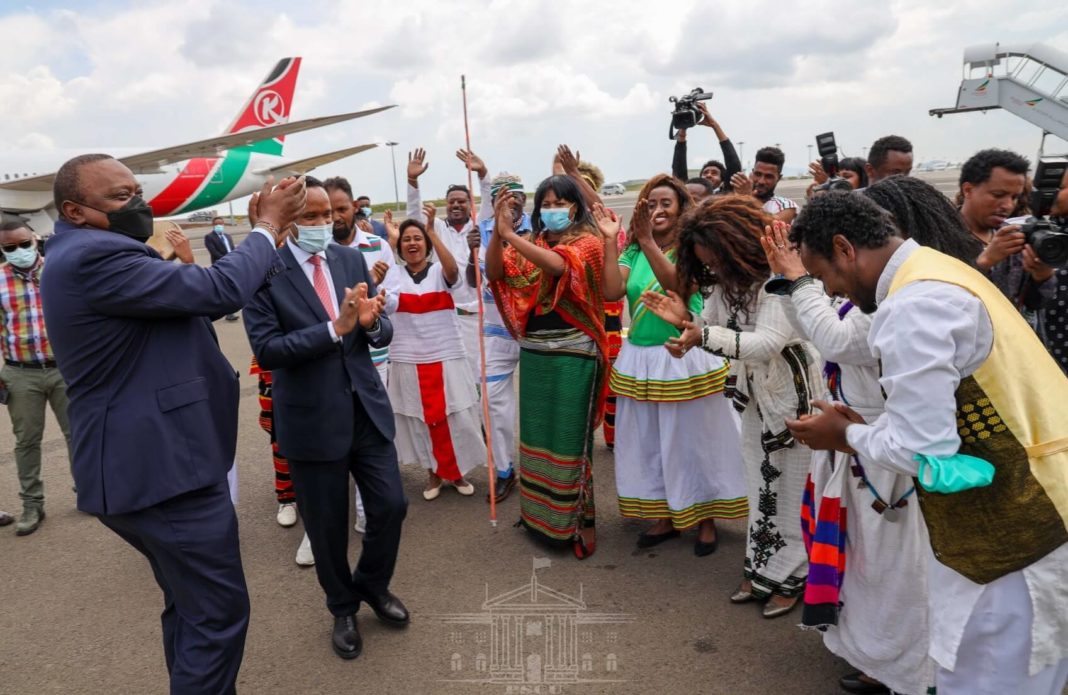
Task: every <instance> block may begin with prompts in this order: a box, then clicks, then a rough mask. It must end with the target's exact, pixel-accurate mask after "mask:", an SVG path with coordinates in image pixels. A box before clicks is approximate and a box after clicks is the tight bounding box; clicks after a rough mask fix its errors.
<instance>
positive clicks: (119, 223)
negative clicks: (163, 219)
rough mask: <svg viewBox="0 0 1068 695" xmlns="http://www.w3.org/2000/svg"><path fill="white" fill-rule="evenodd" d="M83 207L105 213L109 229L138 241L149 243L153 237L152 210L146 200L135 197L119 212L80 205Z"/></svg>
mask: <svg viewBox="0 0 1068 695" xmlns="http://www.w3.org/2000/svg"><path fill="white" fill-rule="evenodd" d="M78 204H79V205H81V206H83V207H87V208H89V209H90V210H96V211H97V212H103V213H104V214H105V215H107V216H108V229H109V230H111V231H112V232H117V233H119V234H123V235H125V236H128V237H130V238H131V239H136V240H137V241H141V242H144V241H147V240H148V239H149V238H150V237H151V236H152V229H153V227H152V208H151V207H149V205H148V203H146V202H145V199H144V198H142V197H141V196H139V195H135V196H134V197H132V198H130V200H129V201H128V202H127V203H126V204H125V205H123V206H122V207H121V208H119V209H118V210H112V211H111V212H104V211H103V210H100V209H99V208H94V207H91V206H89V205H86V204H85V203H78Z"/></svg>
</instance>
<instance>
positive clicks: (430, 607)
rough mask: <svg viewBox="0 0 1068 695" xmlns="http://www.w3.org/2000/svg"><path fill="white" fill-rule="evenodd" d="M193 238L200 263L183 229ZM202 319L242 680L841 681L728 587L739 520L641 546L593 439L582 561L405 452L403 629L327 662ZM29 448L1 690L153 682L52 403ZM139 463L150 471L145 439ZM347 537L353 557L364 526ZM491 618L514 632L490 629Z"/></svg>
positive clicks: (130, 562) (134, 688)
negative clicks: (39, 489)
mask: <svg viewBox="0 0 1068 695" xmlns="http://www.w3.org/2000/svg"><path fill="white" fill-rule="evenodd" d="M194 246H195V247H197V248H198V251H197V257H198V261H199V262H201V263H204V262H205V261H206V254H205V253H204V252H203V248H202V243H201V242H200V240H199V238H197V239H196V241H195V242H194ZM216 330H217V331H218V335H219V340H220V344H221V346H222V349H223V351H224V353H225V354H226V356H227V357H228V358H229V360H230V362H231V363H232V364H233V365H234V367H235V369H237V370H238V371H239V372H240V373H241V374H242V377H241V381H242V388H241V405H240V431H239V435H238V447H237V452H238V454H237V456H238V460H237V466H238V473H239V490H240V500H239V503H238V505H237V512H238V517H239V520H240V533H241V547H242V559H243V563H244V568H245V575H246V577H247V580H248V588H249V594H250V596H251V602H252V618H251V625H250V628H249V632H248V639H247V643H246V647H245V655H244V662H243V665H242V668H241V672H240V677H239V681H238V688H239V690H240V691H241V692H244V693H256V694H260V693H264V694H273V693H279V694H283V693H284V694H288V695H295V694H298V693H340V692H346V693H348V692H352V693H445V694H457V695H459V694H463V693H474V694H479V695H481V694H486V695H497V694H500V695H505V694H519V693H539V694H540V693H582V694H585V693H605V694H608V693H612V694H615V693H620V694H623V693H711V694H724V695H738V694H748V693H776V694H779V693H781V694H794V695H824V694H827V693H835V692H838V688H837V684H836V680H837V678H838V677H839V676H841V675H843V674H845V673H847V672H849V671H851V670H852V669H851V668H850V667H849V665H848V664H846V663H845V662H844V661H842V660H840V659H838V658H836V657H834V656H833V655H831V654H830V653H829V652H828V651H827V650H826V649H825V648H824V647H823V644H822V639H821V636H820V633H818V632H810V631H802V630H801V629H799V628H798V627H797V623H798V622H799V620H800V609H797V610H795V611H794V612H792V613H790V614H788V615H787V616H784V617H781V618H778V619H775V620H766V619H763V618H762V617H761V614H760V604H759V603H753V604H746V605H740V606H738V605H733V604H731V603H730V602H729V601H728V596H729V595H730V594H731V593H732V592H733V591H734V590H735V589H736V588H737V586H738V583H739V581H740V580H741V571H742V561H743V558H744V548H745V546H744V543H745V523H744V522H740V521H735V522H721V523H720V524H719V538H720V544H719V550H718V551H717V552H716V553H715V554H713V555H711V556H709V557H705V558H698V557H695V556H694V554H693V550H692V548H693V542H694V540H695V535H694V532H692V531H691V532H689V533H687V534H684V535H683V537H682V539H681V540H672V541H668V542H666V543H664V544H663V545H661V546H658V547H656V548H653V549H649V550H639V549H637V548H636V546H635V539H636V537H637V535H638V534H639V533H640V532H641V531H642V530H643V529H644V528H645V525H646V524H645V523H644V522H634V521H630V520H624V519H622V518H621V517H620V515H619V511H618V508H617V506H616V503H615V502H616V494H615V481H614V471H613V454H612V452H611V451H609V450H608V449H607V448H606V447H605V446H604V444H603V440H602V439H601V437H600V435H598V438H597V445H596V450H595V459H594V465H593V470H594V480H595V490H596V494H595V498H596V500H597V528H598V541H597V551H596V553H595V554H594V555H593V556H592V557H591V558H589V559H587V560H585V561H579V560H577V559H576V558H575V557H574V556H573V555H572V553H571V552H570V551H567V552H559V551H548V550H546V549H544V548H543V547H542V546H541V545H538V544H535V543H534V542H533V541H532V540H531V539H530V538H528V537H527V534H526V533H525V532H524V531H523V530H522V529H519V528H515V527H514V526H513V525H514V523H515V522H516V520H517V519H518V517H519V501H518V495H517V494H514V495H513V496H512V497H510V498H509V499H508V500H506V501H505V502H504V503H503V504H501V505H499V508H498V514H497V516H498V521H497V524H496V525H495V526H494V525H491V523H490V519H489V505H488V504H487V503H486V501H485V492H486V489H487V484H486V469H485V468H484V467H482V468H479V469H476V471H474V472H473V474H472V476H471V477H472V479H473V480H474V482H475V485H476V488H477V491H476V495H475V496H474V497H471V498H463V497H460V496H459V495H457V494H456V493H455V492H454V491H452V490H446V491H445V492H444V493H443V494H442V495H441V497H440V498H438V499H437V500H435V501H433V502H426V501H424V500H423V498H422V496H421V494H420V491H421V490H422V485H423V481H424V479H425V473H424V472H423V471H422V470H421V469H417V468H414V467H405V468H404V469H403V470H402V474H403V480H404V486H405V490H406V492H407V494H408V497H409V501H410V506H409V510H408V517H407V520H406V521H405V525H404V534H403V539H402V541H401V547H400V558H399V561H398V564H397V569H396V574H395V577H394V581H393V584H392V590H393V591H394V593H396V594H397V595H398V596H399V597H401V598H402V599H403V600H404V602H405V603H406V604H407V606H408V608H409V609H410V610H411V612H412V622H411V625H410V627H408V628H407V629H405V630H396V629H391V628H390V627H387V626H385V625H382V624H380V623H379V622H378V621H377V620H376V619H375V617H374V616H373V614H372V613H370V611H369V610H367V609H364V610H362V611H361V612H360V614H359V624H360V628H361V631H362V633H363V637H364V652H363V655H362V656H360V658H358V659H356V660H354V661H343V660H341V659H339V658H337V657H336V656H335V655H334V654H333V652H332V651H331V649H330V644H329V639H330V629H331V626H332V621H331V617H330V615H329V613H328V612H327V610H326V608H325V605H324V599H323V593H322V590H321V589H320V588H319V585H318V583H317V581H316V578H315V572H314V570H313V569H306V568H301V567H298V566H297V565H296V564H295V563H294V554H295V552H296V549H297V546H298V544H299V543H300V540H301V533H302V532H301V526H300V524H299V523H298V525H297V526H296V527H294V528H289V529H286V528H282V527H280V526H279V525H278V524H277V523H276V521H275V512H276V510H277V503H276V500H275V497H274V492H273V468H272V463H271V456H270V449H269V444H268V437H267V435H266V434H265V433H264V432H263V431H262V430H260V428H259V426H258V424H257V416H258V413H259V406H258V403H257V398H256V394H257V389H256V381H255V378H254V377H251V376H248V374H247V373H248V365H249V357H250V349H249V346H248V341H247V339H246V337H245V332H244V328H243V324H242V323H240V322H236V323H227V322H225V321H219V322H217V323H216ZM694 436H700V433H694ZM707 446H708V448H709V450H713V449H714V447H715V442H714V441H710V442H707ZM12 449H13V437H12V435H11V431H10V428H9V427H8V426H7V425H6V423H3V424H0V509H4V510H7V511H9V512H12V513H17V512H18V511H19V500H18V496H17V476H16V473H15V466H14V461H13V456H12V453H11V452H12ZM43 457H44V477H45V485H46V510H47V513H48V517H47V519H46V520H45V522H44V523H43V525H42V526H41V528H40V529H39V530H38V531H37V532H36V533H34V534H32V535H30V536H27V537H23V538H18V537H16V536H15V533H14V526H9V527H6V528H3V529H0V558H2V561H0V595H2V596H3V597H4V601H3V609H2V611H0V693H2V694H4V695H21V694H23V693H27V694H29V693H33V694H35V695H36V694H43V693H64V694H69V693H139V694H140V693H145V694H148V693H166V692H167V689H168V686H167V678H166V675H167V674H166V666H165V664H164V660H163V650H162V644H161V633H160V625H159V618H158V615H159V612H160V611H161V610H162V594H161V592H160V590H159V588H158V587H157V585H156V583H155V581H154V580H153V577H152V574H151V572H150V570H149V566H148V563H147V562H146V560H145V559H144V558H143V557H142V556H141V555H140V554H139V553H137V552H135V551H134V550H133V549H132V548H131V547H129V546H128V545H127V544H126V543H124V542H123V541H121V540H120V539H119V538H118V537H117V536H115V535H114V534H113V533H111V532H110V531H108V530H107V529H106V528H105V527H104V526H103V525H102V524H101V523H100V522H99V521H97V520H96V519H94V518H93V517H91V516H89V515H86V514H83V513H80V512H78V511H77V510H76V509H75V503H74V493H73V492H72V490H71V479H70V475H69V473H68V467H67V458H66V449H65V446H64V443H63V439H62V436H61V435H60V432H59V429H58V427H57V425H56V424H55V421H54V419H52V418H51V415H49V424H48V426H47V428H46V432H45V439H44V443H43ZM144 466H145V471H146V475H151V468H152V453H151V451H146V452H145V461H144ZM350 533H351V546H350V555H351V557H352V558H353V560H355V558H356V556H357V555H358V553H359V549H360V535H359V534H356V533H355V532H352V531H350ZM535 567H537V569H535ZM532 575H536V580H535V579H532ZM498 599H499V600H498ZM501 615H509V616H511V618H510V619H511V620H512V621H513V623H514V622H516V621H518V622H520V624H521V625H522V627H521V628H519V629H517V630H514V631H512V632H509V633H508V634H505V633H504V632H501V631H498V630H495V629H493V625H495V624H501V623H500V620H502V618H500V616H501ZM494 621H498V622H496V623H495V622H494ZM494 657H497V659H503V660H504V661H507V662H508V663H510V664H512V665H514V666H516V669H514V670H512V671H510V672H509V673H511V678H512V680H511V681H510V682H505V681H503V680H501V679H502V678H503V677H504V675H505V672H504V671H502V670H497V671H494V669H493V668H492V666H493V665H494V664H495V663H496V661H497V659H495V658H494ZM561 664H562V665H563V667H564V668H562V669H556V668H553V666H559V665H561ZM552 679H555V680H552Z"/></svg>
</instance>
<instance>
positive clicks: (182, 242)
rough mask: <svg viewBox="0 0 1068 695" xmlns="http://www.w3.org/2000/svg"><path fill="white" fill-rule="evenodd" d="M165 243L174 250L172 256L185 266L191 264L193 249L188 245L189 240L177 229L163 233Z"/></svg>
mask: <svg viewBox="0 0 1068 695" xmlns="http://www.w3.org/2000/svg"><path fill="white" fill-rule="evenodd" d="M163 236H164V237H166V239H167V243H168V244H170V245H171V246H172V247H173V248H174V255H175V256H177V257H178V260H179V261H181V262H182V263H185V264H187V265H188V264H190V263H192V262H193V247H192V246H190V245H189V238H188V237H187V236H186V235H185V234H182V233H181V232H180V231H178V230H177V229H168V230H167V231H165V232H164V233H163Z"/></svg>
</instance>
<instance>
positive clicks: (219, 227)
mask: <svg viewBox="0 0 1068 695" xmlns="http://www.w3.org/2000/svg"><path fill="white" fill-rule="evenodd" d="M211 231H213V232H215V233H216V234H222V233H223V231H225V230H224V228H223V226H222V225H221V224H217V225H215V226H214V227H212V228H211Z"/></svg>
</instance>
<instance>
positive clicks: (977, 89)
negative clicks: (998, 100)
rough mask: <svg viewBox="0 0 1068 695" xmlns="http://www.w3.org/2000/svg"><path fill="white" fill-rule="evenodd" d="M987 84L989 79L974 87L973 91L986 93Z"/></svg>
mask: <svg viewBox="0 0 1068 695" xmlns="http://www.w3.org/2000/svg"><path fill="white" fill-rule="evenodd" d="M989 84H990V80H987V81H986V82H984V83H982V84H981V85H979V86H978V87H976V88H975V93H976V94H986V88H987V86H989Z"/></svg>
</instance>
